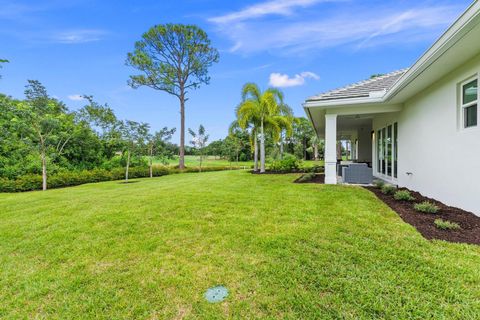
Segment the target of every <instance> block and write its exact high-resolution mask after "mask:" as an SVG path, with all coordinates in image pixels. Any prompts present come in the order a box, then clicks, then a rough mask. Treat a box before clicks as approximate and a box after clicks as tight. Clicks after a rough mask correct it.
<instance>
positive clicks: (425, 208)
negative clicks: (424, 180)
mask: <svg viewBox="0 0 480 320" xmlns="http://www.w3.org/2000/svg"><path fill="white" fill-rule="evenodd" d="M414 208H415V210H417V211H420V212H423V213H437V212H438V210H440V208H439V207H438V206H436V205H435V204H434V203H431V202H429V201H424V202H422V203H417V204H415V206H414Z"/></svg>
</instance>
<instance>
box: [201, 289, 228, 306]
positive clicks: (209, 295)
mask: <svg viewBox="0 0 480 320" xmlns="http://www.w3.org/2000/svg"><path fill="white" fill-rule="evenodd" d="M226 297H228V289H227V288H225V287H224V286H216V287H213V288H209V289H208V290H207V291H206V292H205V299H206V300H207V301H208V302H210V303H217V302H222V301H223V300H225V298H226Z"/></svg>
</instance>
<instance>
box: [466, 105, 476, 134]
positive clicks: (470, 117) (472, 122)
mask: <svg viewBox="0 0 480 320" xmlns="http://www.w3.org/2000/svg"><path fill="white" fill-rule="evenodd" d="M464 112H465V128H468V127H474V126H476V125H477V105H473V106H470V107H468V108H465V111H464Z"/></svg>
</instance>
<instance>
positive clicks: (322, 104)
mask: <svg viewBox="0 0 480 320" xmlns="http://www.w3.org/2000/svg"><path fill="white" fill-rule="evenodd" d="M383 101H384V99H383V97H375V98H372V97H362V98H346V99H336V100H307V101H305V103H304V104H303V107H304V108H324V109H327V108H329V107H341V106H353V105H363V104H376V103H382V102H383Z"/></svg>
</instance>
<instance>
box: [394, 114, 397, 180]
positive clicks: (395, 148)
mask: <svg viewBox="0 0 480 320" xmlns="http://www.w3.org/2000/svg"><path fill="white" fill-rule="evenodd" d="M393 141H394V146H395V147H394V153H393V159H394V160H393V177H394V178H397V176H398V169H397V164H398V124H397V123H396V122H395V123H394V124H393Z"/></svg>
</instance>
